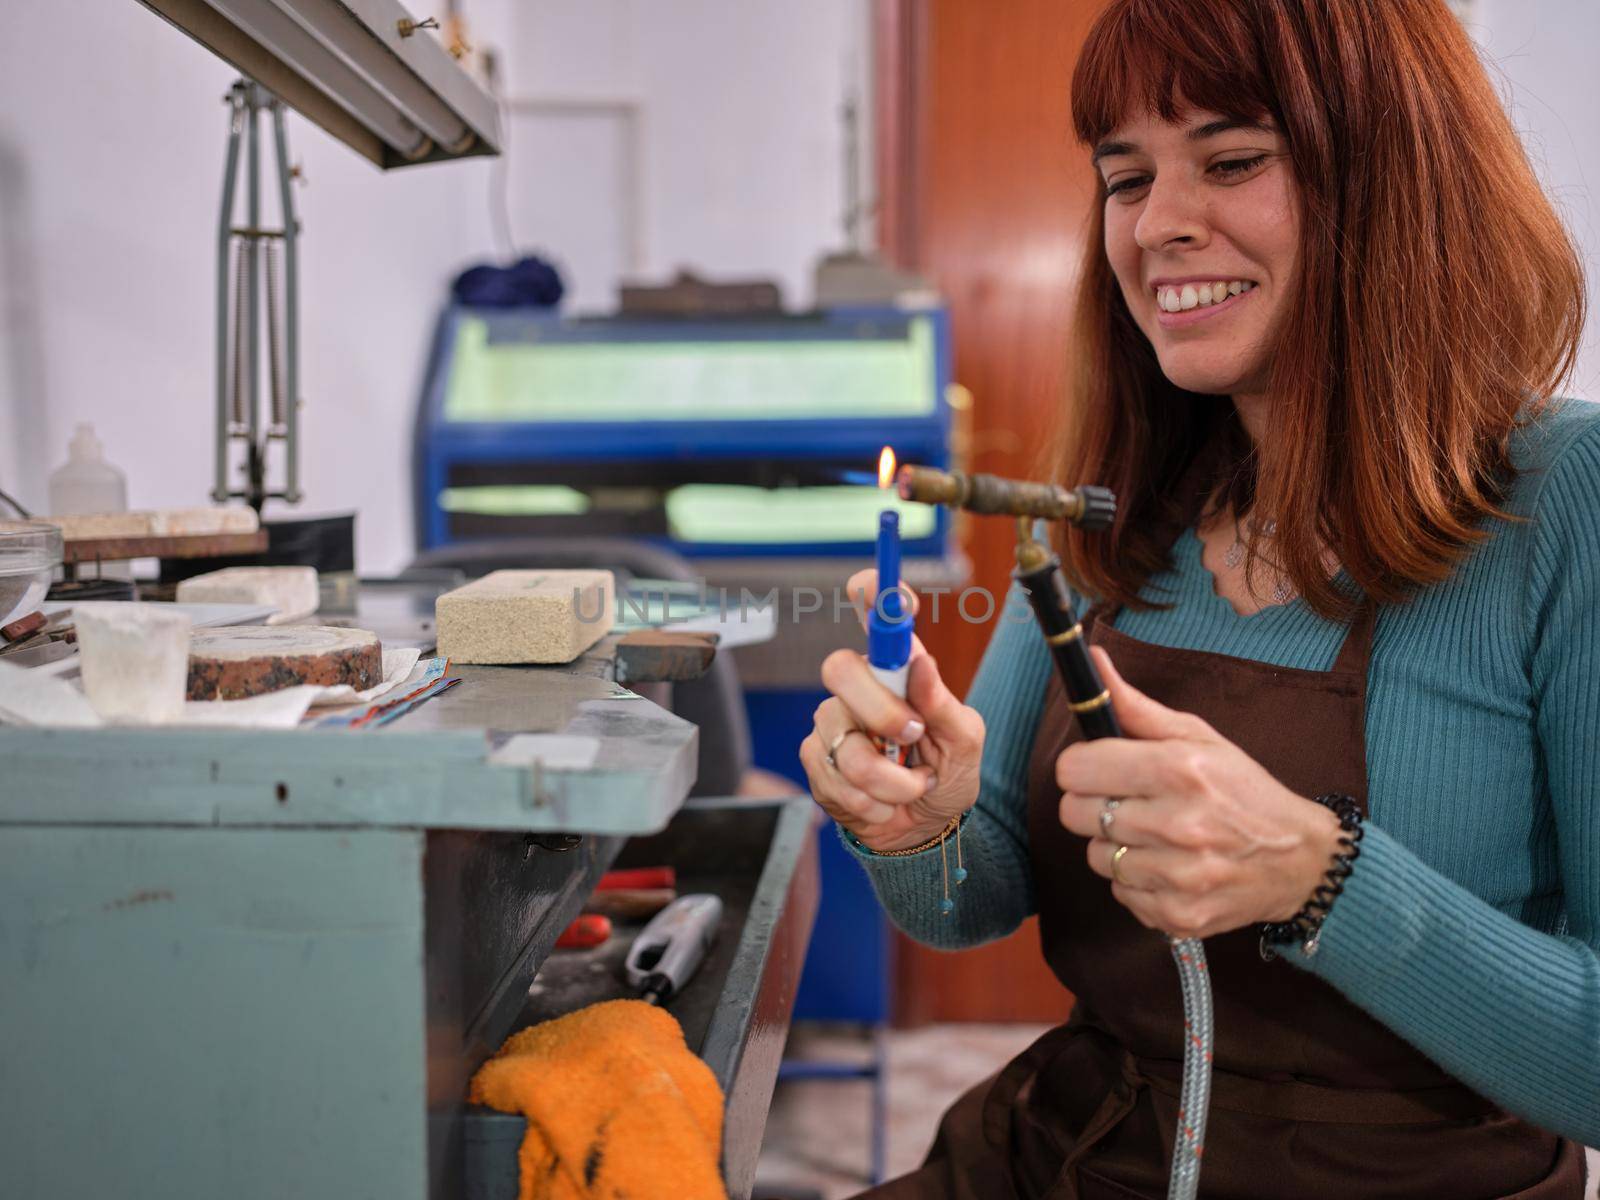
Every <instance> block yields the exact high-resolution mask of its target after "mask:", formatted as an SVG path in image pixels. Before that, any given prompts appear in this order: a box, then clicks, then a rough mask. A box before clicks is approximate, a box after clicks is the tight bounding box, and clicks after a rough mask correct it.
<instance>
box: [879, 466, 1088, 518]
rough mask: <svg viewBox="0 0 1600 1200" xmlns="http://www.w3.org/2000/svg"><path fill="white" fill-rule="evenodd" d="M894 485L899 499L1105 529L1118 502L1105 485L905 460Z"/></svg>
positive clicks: (969, 510)
mask: <svg viewBox="0 0 1600 1200" xmlns="http://www.w3.org/2000/svg"><path fill="white" fill-rule="evenodd" d="M895 482H896V489H897V490H898V491H899V493H900V498H901V499H902V500H916V501H919V502H921V503H923V504H947V505H949V506H950V507H951V508H962V509H966V510H967V511H968V512H975V513H984V514H990V515H1000V516H1011V517H1031V518H1043V519H1044V520H1047V521H1071V522H1072V523H1073V524H1074V525H1078V526H1080V527H1082V528H1084V529H1104V528H1106V527H1107V526H1109V525H1110V524H1111V522H1112V519H1113V518H1115V516H1116V515H1117V501H1116V497H1115V496H1113V495H1112V494H1111V493H1110V492H1109V491H1107V490H1106V489H1105V488H1099V487H1077V488H1070V489H1069V488H1064V487H1058V486H1056V485H1055V484H1053V483H1030V482H1027V481H1025V480H1019V479H1003V478H1001V477H1000V476H998V475H967V474H965V473H963V472H961V471H941V470H939V469H937V468H936V467H918V466H912V465H910V464H907V465H906V466H903V467H901V468H900V473H899V475H898V476H897V478H896V481H895Z"/></svg>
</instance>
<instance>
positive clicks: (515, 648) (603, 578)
mask: <svg viewBox="0 0 1600 1200" xmlns="http://www.w3.org/2000/svg"><path fill="white" fill-rule="evenodd" d="M615 590H616V585H615V582H614V581H613V579H612V576H611V572H610V571H493V572H491V573H490V574H488V575H485V576H484V577H483V578H482V579H475V580H473V581H472V582H471V583H469V584H467V585H466V586H465V587H459V588H457V589H456V590H455V591H453V592H446V593H445V594H444V595H443V596H440V597H439V599H438V600H437V601H436V602H435V604H434V618H435V622H436V624H437V625H438V638H439V655H440V657H442V658H448V659H449V660H450V661H452V662H458V663H566V662H571V661H572V660H573V659H575V658H577V657H578V655H580V654H582V653H583V652H584V651H585V650H587V649H588V648H589V647H590V646H592V645H594V644H595V643H596V642H598V641H599V640H600V639H601V638H603V637H604V636H605V635H606V634H607V633H609V632H610V631H611V625H612V622H613V619H614V616H615V603H616V601H615V598H614V597H615Z"/></svg>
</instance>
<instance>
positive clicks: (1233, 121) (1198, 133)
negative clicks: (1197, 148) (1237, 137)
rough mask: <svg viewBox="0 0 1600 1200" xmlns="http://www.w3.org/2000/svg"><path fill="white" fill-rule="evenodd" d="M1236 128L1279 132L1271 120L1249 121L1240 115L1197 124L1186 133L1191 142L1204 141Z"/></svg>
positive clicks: (1185, 135) (1261, 131) (1259, 131)
mask: <svg viewBox="0 0 1600 1200" xmlns="http://www.w3.org/2000/svg"><path fill="white" fill-rule="evenodd" d="M1235 129H1248V130H1251V131H1252V132H1255V133H1277V132H1278V127H1277V126H1276V125H1274V124H1272V123H1271V122H1270V121H1248V120H1244V119H1243V118H1240V117H1223V118H1221V119H1220V120H1216V121H1207V122H1206V123H1205V124H1204V125H1196V126H1195V127H1194V128H1193V129H1191V130H1189V131H1188V132H1187V133H1185V134H1184V137H1186V138H1188V139H1189V140H1190V141H1191V142H1203V141H1205V140H1206V139H1207V138H1210V137H1216V136H1217V134H1219V133H1230V132H1232V131H1233V130H1235Z"/></svg>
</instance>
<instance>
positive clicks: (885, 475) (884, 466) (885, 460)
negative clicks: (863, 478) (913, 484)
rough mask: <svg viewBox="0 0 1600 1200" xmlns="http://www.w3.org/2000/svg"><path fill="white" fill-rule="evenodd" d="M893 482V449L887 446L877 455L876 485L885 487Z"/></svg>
mask: <svg viewBox="0 0 1600 1200" xmlns="http://www.w3.org/2000/svg"><path fill="white" fill-rule="evenodd" d="M893 482H894V451H893V450H892V449H890V448H889V447H888V446H885V447H884V448H883V453H882V454H880V455H878V486H879V487H881V488H886V487H888V486H889V485H890V484H892V483H893Z"/></svg>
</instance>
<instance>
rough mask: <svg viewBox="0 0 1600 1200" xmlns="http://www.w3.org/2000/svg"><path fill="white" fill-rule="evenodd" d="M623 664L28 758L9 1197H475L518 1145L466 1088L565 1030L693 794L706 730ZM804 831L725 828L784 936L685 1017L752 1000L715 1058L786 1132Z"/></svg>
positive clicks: (781, 826)
mask: <svg viewBox="0 0 1600 1200" xmlns="http://www.w3.org/2000/svg"><path fill="white" fill-rule="evenodd" d="M611 650H612V646H611V645H610V644H609V643H602V645H601V646H600V647H598V648H597V649H596V651H595V652H593V653H591V654H590V655H587V656H585V658H584V659H580V660H579V662H578V663H576V664H573V665H572V666H570V667H565V668H559V669H541V668H493V667H478V668H472V667H466V668H461V669H460V671H459V673H460V674H461V675H462V676H463V677H464V682H463V683H462V684H461V685H460V686H459V687H457V688H455V689H454V690H452V691H450V692H448V693H446V694H445V695H444V696H442V697H439V698H437V699H435V700H432V701H430V702H428V703H427V704H425V705H423V706H421V707H420V708H418V709H417V710H415V711H414V712H412V713H410V714H408V715H407V716H406V717H404V718H402V719H401V720H400V721H398V722H396V723H395V724H394V725H393V726H390V727H386V728H384V729H382V730H377V731H372V732H355V733H352V732H346V731H331V730H314V729H301V730H293V731H284V732H259V733H258V732H242V731H241V732H202V731H194V730H165V731H162V730H145V731H131V730H122V731H118V730H91V731H66V730H61V731H39V730H21V729H13V728H6V729H0V1164H3V1166H0V1178H3V1179H4V1186H3V1188H0V1192H3V1193H4V1194H6V1195H17V1196H30V1197H32V1196H39V1197H44V1196H49V1197H60V1198H72V1200H75V1198H77V1197H83V1198H84V1200H88V1198H90V1197H101V1196H115V1197H118V1198H119V1200H143V1198H149V1200H175V1198H182V1197H196V1198H199V1197H207V1198H210V1197H218V1196H228V1197H230V1198H231V1200H257V1198H259V1200H269V1198H270V1200H281V1198H283V1197H300V1196H304V1197H329V1198H334V1197H337V1198H340V1200H354V1198H357V1197H373V1198H374V1200H380V1198H381V1200H396V1198H407V1197H415V1198H418V1200H421V1198H422V1197H434V1198H437V1197H451V1196H457V1195H462V1194H465V1190H466V1186H467V1184H466V1178H467V1170H468V1168H467V1165H466V1160H467V1154H468V1150H467V1143H468V1141H469V1140H476V1141H482V1140H483V1139H484V1137H490V1140H491V1141H492V1140H493V1139H494V1138H498V1139H499V1140H500V1141H501V1142H502V1143H503V1142H504V1141H505V1139H506V1138H508V1137H514V1136H516V1135H517V1134H518V1133H519V1131H520V1126H518V1125H516V1124H514V1123H513V1124H511V1125H507V1124H506V1122H508V1121H511V1120H512V1119H510V1118H494V1119H489V1115H488V1114H481V1113H475V1112H473V1111H472V1110H470V1109H469V1108H468V1107H467V1106H465V1105H464V1104H463V1102H462V1097H463V1096H464V1094H465V1088H466V1083H467V1080H468V1079H469V1078H470V1076H471V1073H472V1071H473V1070H474V1069H475V1068H476V1067H477V1065H478V1064H479V1063H480V1062H481V1061H482V1060H483V1058H484V1057H485V1056H486V1055H487V1054H489V1053H490V1052H491V1051H492V1050H493V1049H494V1048H495V1047H497V1046H498V1045H499V1043H500V1041H501V1040H502V1039H503V1038H504V1037H505V1036H506V1034H507V1033H509V1032H510V1031H511V1030H512V1029H514V1028H516V1027H518V1025H519V1023H523V1022H526V1021H527V1020H529V1019H533V1018H534V1017H536V1016H537V1015H538V1014H537V1013H531V1012H530V1011H529V992H528V989H529V984H530V982H531V981H532V980H533V978H534V975H535V972H536V971H537V970H538V968H539V967H540V965H541V964H542V963H543V962H544V961H545V958H546V956H547V955H548V953H549V951H550V948H551V946H552V944H553V942H554V939H555V938H556V936H557V935H558V934H559V932H560V931H561V929H563V928H564V927H565V926H566V924H567V923H568V921H570V919H571V917H572V916H573V915H574V914H575V913H576V912H577V910H578V909H579V907H580V905H581V903H582V901H583V899H584V898H585V897H586V896H587V894H588V893H589V891H590V890H591V889H592V887H593V884H594V881H595V880H596V879H597V878H598V876H599V875H600V874H601V873H602V872H603V871H604V870H605V869H606V868H607V867H608V866H609V865H610V863H611V862H612V860H613V859H614V858H615V857H616V855H617V854H618V852H619V850H621V849H622V847H623V846H624V843H625V842H626V841H627V839H628V838H629V837H630V836H633V835H644V834H657V833H658V831H661V830H663V828H664V827H667V826H668V825H669V822H671V821H672V818H673V817H674V814H675V813H677V811H678V810H679V808H680V807H681V806H682V805H683V803H684V798H685V796H686V795H687V793H688V791H689V788H690V786H691V785H692V783H693V779H694V774H695V766H694V764H695V755H696V736H697V731H696V730H695V729H694V727H693V726H691V725H688V724H687V723H685V722H683V721H681V720H680V719H678V718H677V717H675V716H673V715H672V714H671V713H670V712H668V711H665V710H664V709H663V708H660V707H658V706H657V705H655V704H653V703H652V702H651V701H650V700H647V699H644V698H642V697H640V696H639V695H637V694H636V693H634V692H631V691H629V690H628V689H627V688H624V687H622V686H620V685H618V684H617V683H616V682H615V681H614V679H613V678H612V676H614V674H615V670H614V664H613V661H612V658H611ZM804 803H805V802H803V801H801V802H798V803H796V802H791V803H790V804H789V805H788V806H784V805H758V806H753V807H752V806H742V805H739V804H738V803H737V802H720V805H721V807H720V808H718V812H719V813H721V814H722V815H720V816H719V817H718V818H717V821H718V822H725V821H727V820H734V821H736V822H739V823H742V824H744V825H745V826H746V828H745V830H744V834H743V835H742V836H743V837H744V840H745V842H748V841H749V825H748V823H749V822H751V821H757V822H762V823H763V824H761V826H760V828H761V829H762V830H764V831H765V832H764V833H762V834H761V836H760V839H758V840H759V842H760V845H762V846H764V847H765V850H764V851H763V853H762V854H757V855H755V857H754V859H753V860H752V862H751V864H750V870H751V872H753V874H752V875H751V879H752V881H754V882H753V883H752V886H753V887H757V888H758V890H761V892H762V895H763V899H762V901H761V903H759V904H756V905H753V906H752V907H751V909H750V911H751V912H752V913H758V914H759V918H760V919H759V920H758V921H747V922H744V923H742V924H741V926H740V927H739V928H736V929H730V930H728V931H726V933H725V941H726V942H727V944H728V945H727V948H728V959H727V963H726V966H725V969H724V970H723V971H722V973H721V974H715V973H709V974H707V975H706V976H705V977H704V978H697V980H696V981H695V982H694V983H693V984H691V989H690V990H686V991H685V992H684V993H683V996H682V997H681V999H682V1000H683V1001H684V1002H685V1003H688V1004H691V1006H692V1005H696V1004H698V1005H700V1006H702V1007H705V1008H707V1010H708V1011H709V1012H712V1013H715V1011H716V1010H717V1008H718V1007H719V1005H718V1000H719V999H720V997H721V995H722V993H723V992H724V991H727V992H728V993H729V994H730V995H732V996H735V997H739V996H742V997H743V998H744V1007H745V1009H746V1012H745V1015H744V1017H743V1018H741V1019H735V1018H737V1014H736V1013H733V1014H732V1015H726V1014H725V1015H724V1017H723V1018H722V1019H721V1020H720V1022H718V1021H712V1022H710V1028H709V1029H706V1030H705V1031H704V1032H705V1036H707V1037H708V1038H710V1041H708V1042H707V1043H706V1049H705V1051H704V1052H705V1053H707V1057H708V1061H712V1057H713V1051H714V1052H715V1054H716V1055H718V1056H720V1057H718V1058H717V1061H716V1062H715V1063H714V1064H713V1065H714V1067H717V1069H718V1071H719V1076H721V1077H722V1078H723V1082H724V1085H725V1086H727V1087H729V1090H730V1098H731V1097H732V1096H734V1095H735V1094H738V1095H739V1096H741V1097H742V1098H743V1102H744V1105H745V1107H746V1108H747V1109H748V1108H749V1107H750V1103H751V1101H752V1100H754V1099H756V1098H759V1101H760V1104H759V1112H761V1113H764V1111H765V1104H766V1102H767V1099H768V1098H769V1097H770V1090H771V1077H770V1073H768V1072H767V1071H766V1069H765V1065H764V1064H765V1062H766V1059H767V1058H771V1059H772V1064H771V1066H772V1069H773V1070H775V1068H776V1052H775V1051H770V1050H763V1051H762V1052H761V1053H759V1054H755V1055H752V1054H750V1053H747V1052H746V1049H747V1047H746V1044H745V1043H746V1039H754V1040H755V1041H758V1042H760V1043H761V1044H762V1045H763V1046H769V1045H770V1043H771V1042H772V1027H773V1025H774V1023H775V1018H774V1015H773V1014H774V1013H777V1014H778V1016H777V1018H776V1023H777V1025H778V1027H779V1028H780V1030H781V1027H782V1026H786V1024H787V1020H788V1002H789V1001H790V1000H792V984H793V980H792V979H791V978H788V974H789V973H791V965H792V973H793V974H797V973H798V967H799V959H800V958H803V953H804V943H805V938H806V936H808V934H809V929H810V919H811V910H812V907H814V903H815V873H814V864H809V862H808V859H807V857H806V848H807V847H809V845H810V839H809V838H807V837H805V836H803V833H804V831H805V829H806V828H807V819H808V818H807V816H806V814H805V809H804ZM697 807H703V806H697ZM712 807H713V808H717V807H718V806H717V804H713V806H712ZM724 809H725V810H726V811H725V812H724V811H723V810H724ZM660 836H667V835H665V834H661V835H660ZM705 849H706V851H707V852H708V853H711V854H716V853H717V851H716V849H715V844H714V841H708V842H707V843H706V845H705ZM746 850H748V847H747V848H746ZM746 850H741V851H740V854H745V853H746ZM691 873H692V872H691ZM796 943H798V945H797V946H796ZM775 947H776V948H778V949H775ZM780 950H781V952H779V951H780ZM791 959H792V960H794V961H793V962H792V964H791V962H790V960H791ZM694 988H699V989H700V991H699V992H698V993H695V992H693V990H692V989H694ZM757 996H764V997H766V1001H765V1004H766V1011H765V1013H764V1015H761V1014H757V1013H755V1012H754V1010H753V1008H752V998H753V997H757ZM708 1000H709V1001H710V1003H709V1004H707V1001H708ZM730 1011H731V1010H730ZM685 1024H686V1028H687V1027H688V1024H689V1022H688V1020H687V1018H685ZM763 1030H764V1031H765V1032H764V1033H763V1032H762V1031H763ZM758 1034H760V1036H759V1037H758V1036H757V1035H758ZM778 1042H779V1044H781V1036H780V1037H779V1039H778ZM713 1043H715V1044H714V1045H713ZM752 1044H753V1043H752ZM746 1060H749V1061H746ZM755 1060H759V1063H758V1064H757V1065H759V1066H760V1068H761V1069H760V1071H759V1072H755V1073H752V1072H751V1071H750V1070H749V1069H748V1068H749V1067H750V1066H751V1063H752V1062H755ZM719 1064H720V1066H719ZM741 1070H743V1071H744V1074H743V1075H741V1074H740V1072H741ZM763 1076H764V1077H765V1078H764V1079H763V1078H762V1077H763ZM752 1089H753V1090H752ZM486 1120H487V1122H488V1123H487V1124H485V1121H486ZM474 1122H476V1123H477V1125H476V1126H474ZM745 1124H746V1125H747V1126H748V1124H749V1122H748V1117H746V1119H745ZM478 1126H481V1127H482V1128H483V1129H487V1130H489V1131H490V1132H489V1134H482V1133H479V1134H473V1133H471V1132H470V1130H469V1127H478ZM730 1128H731V1127H730ZM759 1132H760V1130H759V1122H757V1125H756V1128H755V1130H754V1135H755V1136H754V1141H753V1142H752V1140H751V1138H750V1136H749V1131H748V1129H746V1131H745V1133H744V1134H743V1135H742V1140H741V1142H740V1146H739V1149H740V1155H741V1157H740V1159H739V1161H737V1162H734V1161H732V1160H729V1162H728V1164H727V1167H728V1173H729V1182H730V1185H731V1187H732V1190H733V1192H734V1194H735V1195H737V1194H740V1193H741V1192H742V1191H743V1190H744V1189H745V1188H747V1187H748V1183H749V1174H750V1172H751V1171H753V1162H754V1158H753V1156H754V1147H755V1145H756V1144H758V1143H759ZM491 1135H492V1136H491ZM480 1157H481V1156H480ZM746 1159H748V1162H747V1161H746ZM511 1166H512V1167H513V1168H514V1161H513V1162H511ZM476 1169H477V1170H478V1172H479V1174H480V1176H481V1174H482V1171H483V1170H485V1169H486V1168H484V1167H483V1166H482V1165H480V1166H479V1167H477V1168H476ZM499 1169H501V1170H502V1171H503V1170H504V1169H505V1162H504V1161H502V1162H501V1166H500V1168H499ZM505 1182H506V1181H505V1179H504V1178H503V1177H502V1178H499V1179H495V1180H490V1181H488V1182H487V1183H486V1182H484V1181H483V1180H482V1179H481V1178H480V1179H479V1181H478V1183H476V1184H475V1185H474V1187H475V1188H476V1189H477V1190H478V1191H480V1192H484V1191H485V1189H488V1190H490V1191H493V1190H503V1188H504V1185H505Z"/></svg>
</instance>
